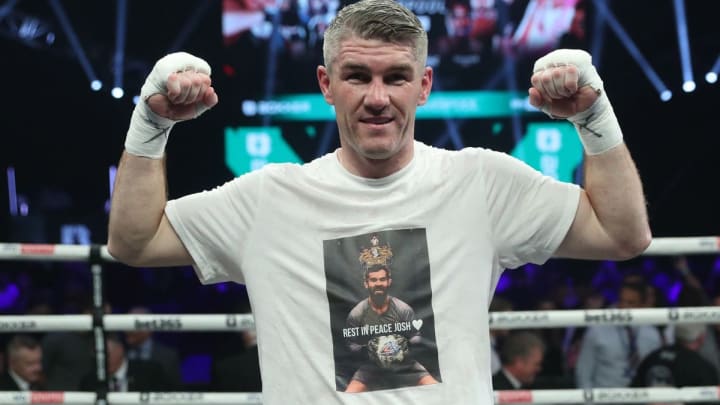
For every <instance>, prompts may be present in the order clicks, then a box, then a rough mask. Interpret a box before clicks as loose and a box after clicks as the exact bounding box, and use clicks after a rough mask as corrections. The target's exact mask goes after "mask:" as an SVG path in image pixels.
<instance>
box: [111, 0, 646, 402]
mask: <svg viewBox="0 0 720 405" xmlns="http://www.w3.org/2000/svg"><path fill="white" fill-rule="evenodd" d="M323 46H324V48H323V51H324V61H325V65H324V66H319V67H318V69H317V79H318V82H319V86H320V90H321V92H322V94H323V96H324V98H325V100H326V101H327V102H328V103H329V104H330V105H332V106H333V107H334V111H335V114H336V121H337V125H338V131H339V137H340V148H339V149H337V150H336V151H335V152H333V153H330V154H328V155H326V156H323V157H320V158H318V159H316V160H314V161H313V162H310V163H308V164H306V165H289V164H283V165H269V166H266V167H264V168H263V169H261V170H258V171H254V172H251V173H249V174H247V175H243V176H241V177H239V178H237V179H234V180H233V181H231V182H229V183H227V184H226V185H224V186H222V187H219V188H217V189H215V190H213V191H210V192H204V193H199V194H194V195H190V196H187V197H184V198H181V199H179V200H174V201H170V202H168V201H167V199H166V192H167V191H166V180H165V169H164V167H165V164H164V161H163V157H164V148H165V143H166V140H167V135H168V134H169V131H170V130H171V127H172V126H173V124H174V123H175V122H176V121H180V120H185V119H191V118H194V117H197V116H198V115H199V114H200V113H202V112H203V111H205V110H206V109H207V108H209V107H212V106H214V105H215V104H216V103H217V102H218V97H217V95H216V93H215V91H214V89H213V88H212V84H211V80H210V76H209V75H210V67H209V66H208V65H207V63H205V62H204V61H202V60H200V59H198V58H196V57H194V56H191V55H188V54H183V53H180V54H173V55H169V56H167V57H165V58H163V59H161V60H160V61H159V62H158V64H157V65H156V66H155V68H154V69H153V71H152V72H151V73H150V76H149V77H148V80H147V81H146V83H145V85H144V86H143V90H142V91H141V99H142V100H143V101H142V102H140V103H138V104H137V106H136V109H135V112H134V113H133V118H132V119H131V122H130V129H129V131H128V136H127V138H126V143H125V149H126V151H125V153H124V154H123V157H122V159H121V162H120V165H119V169H118V174H117V177H116V185H115V189H114V193H113V204H112V212H111V215H110V225H109V240H108V249H109V251H110V252H111V254H112V255H113V256H115V257H116V258H118V259H119V260H121V261H123V262H125V263H127V264H130V265H134V266H171V265H189V264H192V265H194V266H195V268H196V271H197V274H198V275H199V278H200V280H201V281H202V282H203V283H213V282H221V281H230V280H231V281H235V282H238V283H244V284H246V286H247V289H248V293H249V296H250V299H251V304H252V307H253V310H254V316H255V322H256V330H257V333H258V346H259V349H260V350H259V352H260V364H261V369H262V378H263V403H265V404H270V405H272V404H280V403H283V404H285V403H342V404H361V403H368V401H373V402H378V403H387V404H401V403H402V404H405V403H414V404H440V403H442V404H445V403H490V402H491V401H492V398H493V397H492V386H491V378H490V373H489V367H490V354H489V347H490V342H489V331H488V313H487V308H488V306H489V302H490V299H491V296H492V294H493V288H494V286H495V285H496V283H497V280H498V278H499V277H500V274H501V272H502V270H503V269H505V268H516V267H518V266H521V265H522V264H524V263H527V262H533V263H543V262H545V261H546V260H548V259H549V258H550V257H552V256H553V255H555V256H562V257H573V258H584V259H616V260H620V259H628V258H631V257H633V256H635V255H638V254H639V253H641V252H642V251H643V250H644V249H645V248H646V247H647V246H648V244H649V243H650V240H651V235H650V230H649V227H648V223H647V215H646V210H645V201H644V197H643V192H642V186H641V183H640V179H639V176H638V174H637V170H636V169H635V166H634V163H633V161H632V159H631V157H630V154H629V152H628V150H627V148H626V146H625V144H624V143H623V141H622V133H621V131H620V128H619V125H618V123H617V119H616V118H615V114H614V113H613V111H612V107H611V105H610V102H609V99H608V98H607V95H606V94H605V92H604V90H603V89H602V81H601V80H600V78H599V76H598V75H597V73H596V72H595V69H594V68H593V67H592V65H591V61H590V56H589V55H587V54H585V53H583V52H580V51H569V50H563V51H559V52H555V53H552V54H550V55H548V56H546V57H544V58H541V59H540V60H538V61H537V63H536V68H535V73H534V74H533V76H532V79H531V82H532V83H533V87H532V88H531V89H530V90H529V95H530V96H529V97H530V102H531V103H532V104H533V105H535V106H536V107H541V108H543V109H544V110H545V111H546V112H547V113H548V114H552V116H554V117H557V118H560V117H566V118H568V119H570V120H571V121H572V122H574V123H575V125H576V128H577V129H578V131H579V133H580V137H581V139H582V140H583V143H584V145H585V150H586V152H587V155H588V156H587V159H586V162H585V170H584V173H585V176H586V189H585V190H582V189H581V188H579V187H577V186H574V185H571V184H566V183H560V182H557V181H554V180H552V179H550V178H547V177H543V176H542V175H541V174H540V173H538V172H537V171H535V170H532V169H531V168H530V167H529V166H527V165H525V164H524V163H522V162H520V161H518V160H516V159H514V158H512V157H510V156H508V155H505V154H501V153H497V152H492V151H488V150H484V149H471V148H469V149H465V150H463V151H446V150H441V149H435V148H432V147H429V146H427V145H424V144H422V143H420V142H416V141H415V140H414V128H415V113H416V109H417V107H418V106H421V105H423V104H425V103H426V102H427V100H428V97H429V95H430V89H431V88H432V81H433V80H432V79H433V71H432V68H430V67H427V66H425V62H426V57H427V35H426V33H425V31H424V30H423V28H422V25H421V24H420V21H419V20H418V18H417V17H416V16H415V15H413V14H412V12H410V11H409V10H407V9H406V8H404V7H403V6H401V5H400V4H398V3H396V2H394V1H390V0H365V1H361V2H358V3H355V4H352V5H349V6H347V7H346V8H344V9H343V10H341V11H340V12H339V13H338V16H337V17H336V18H335V20H333V22H332V24H331V25H330V26H329V27H328V29H327V31H326V32H325V38H324V44H323ZM248 63H252V62H251V61H249V62H248ZM390 229H392V230H413V231H414V230H418V231H420V230H421V231H422V232H423V235H424V236H423V237H424V238H425V242H424V248H426V249H427V250H428V251H429V255H428V257H429V266H428V267H426V268H427V269H429V272H430V274H431V277H430V280H431V283H429V284H428V287H429V288H427V289H422V290H421V291H422V293H419V294H420V295H421V296H418V297H417V301H422V302H424V303H426V307H427V308H431V309H432V310H433V311H434V312H433V313H434V314H435V315H434V327H435V328H436V329H437V334H436V336H437V339H436V343H437V351H438V362H439V364H440V369H441V370H440V371H441V374H442V377H443V378H442V380H443V381H442V383H439V384H433V385H430V386H420V387H417V386H413V387H405V388H402V389H393V390H377V391H372V392H367V393H361V394H355V393H346V392H342V391H341V390H338V389H337V387H336V386H335V379H336V378H337V376H338V371H337V370H336V369H335V367H334V364H335V359H334V358H333V355H334V353H333V348H332V341H333V336H334V334H333V332H332V331H331V328H330V316H329V315H328V306H329V302H328V298H327V297H328V294H327V291H326V288H327V289H328V290H329V289H330V288H332V291H333V296H337V297H340V298H342V299H348V300H349V299H352V298H353V297H354V296H355V295H354V294H352V293H351V292H350V291H354V289H355V288H356V287H355V285H353V284H352V283H350V282H347V283H346V284H332V285H328V280H327V278H326V273H325V271H324V268H323V265H324V249H325V248H326V247H327V246H325V244H324V242H325V241H333V240H337V239H340V238H343V237H349V236H350V235H360V234H365V233H372V232H381V231H383V230H390ZM418 248H419V247H418ZM404 268H407V267H404ZM347 271H355V270H350V269H347ZM408 271H413V269H410V270H408ZM408 288H412V286H409V287H408Z"/></svg>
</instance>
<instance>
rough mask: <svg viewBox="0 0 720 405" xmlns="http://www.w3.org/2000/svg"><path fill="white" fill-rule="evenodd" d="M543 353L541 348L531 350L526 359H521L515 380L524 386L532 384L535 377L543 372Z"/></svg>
mask: <svg viewBox="0 0 720 405" xmlns="http://www.w3.org/2000/svg"><path fill="white" fill-rule="evenodd" d="M542 360H543V351H542V349H540V348H539V347H534V348H533V349H532V350H530V354H529V355H528V356H527V357H526V358H519V359H518V360H516V361H517V367H516V368H515V373H516V374H517V375H515V378H517V379H518V381H520V382H521V383H523V384H526V385H527V384H532V382H533V381H535V376H536V375H537V374H538V373H539V372H540V370H542Z"/></svg>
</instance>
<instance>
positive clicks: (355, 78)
mask: <svg viewBox="0 0 720 405" xmlns="http://www.w3.org/2000/svg"><path fill="white" fill-rule="evenodd" d="M345 80H347V81H349V82H358V83H364V82H366V81H367V80H368V77H367V75H366V74H364V73H360V72H353V73H348V74H347V75H346V76H345Z"/></svg>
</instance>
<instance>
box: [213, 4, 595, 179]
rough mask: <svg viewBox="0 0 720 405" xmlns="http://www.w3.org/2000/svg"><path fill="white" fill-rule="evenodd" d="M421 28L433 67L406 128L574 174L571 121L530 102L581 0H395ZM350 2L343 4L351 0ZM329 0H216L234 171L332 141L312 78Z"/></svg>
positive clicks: (567, 42)
mask: <svg viewBox="0 0 720 405" xmlns="http://www.w3.org/2000/svg"><path fill="white" fill-rule="evenodd" d="M400 2H401V3H402V4H404V5H405V6H407V7H408V8H410V9H411V10H412V11H413V12H415V14H417V16H418V17H419V19H420V21H421V22H422V24H423V26H424V28H425V30H426V31H427V33H428V39H429V44H428V45H429V46H428V48H429V49H428V65H429V66H431V67H432V68H433V70H434V77H433V80H434V83H433V90H432V93H431V96H430V99H429V101H428V103H427V105H425V106H422V107H420V108H419V109H418V111H417V120H418V122H417V123H416V133H415V137H416V138H417V139H419V140H422V141H424V142H426V143H428V144H431V145H435V146H439V147H444V148H449V149H460V148H462V147H465V146H482V147H487V148H492V149H495V150H500V151H504V152H507V153H511V154H513V155H515V156H517V157H519V158H521V159H523V160H525V161H526V162H528V163H529V164H530V165H532V166H533V167H535V168H537V169H538V170H541V171H542V172H544V173H546V174H548V175H551V176H553V177H556V178H559V179H562V180H565V181H575V182H577V181H578V178H579V175H578V170H577V169H578V167H579V165H580V163H581V160H582V148H581V145H580V144H579V141H578V140H577V136H576V135H575V132H574V129H573V128H572V127H571V126H570V125H569V124H567V123H566V122H565V121H553V120H550V119H548V118H547V117H546V116H545V115H544V114H542V113H540V112H538V111H537V110H536V109H534V108H533V107H532V106H530V105H529V103H528V101H527V88H528V84H529V81H530V75H531V71H532V64H533V62H534V60H535V59H536V58H537V57H539V56H541V55H542V54H544V53H545V52H547V51H549V50H552V49H556V48H558V47H566V46H572V47H578V46H581V45H582V43H583V41H584V39H585V22H586V8H585V3H584V2H583V1H582V0H402V1H400ZM348 3H349V2H348ZM346 4H347V3H346V2H342V1H338V0H224V2H223V16H222V31H223V39H224V44H225V48H224V49H225V55H224V66H223V70H224V72H223V73H224V74H225V75H226V77H227V78H229V81H230V86H229V87H226V88H225V93H228V89H229V90H230V91H229V92H230V94H224V102H225V103H226V106H227V105H229V106H230V107H229V108H230V109H231V111H229V113H228V114H227V117H229V118H228V119H229V120H231V121H228V122H227V128H226V129H225V160H226V164H227V166H228V168H229V169H230V170H231V171H232V172H233V173H234V174H235V175H239V174H242V173H244V172H247V171H250V170H254V169H257V168H259V167H262V166H263V165H264V164H266V163H269V162H283V161H291V162H303V161H308V160H311V159H313V158H315V157H317V156H319V155H322V154H324V153H326V152H329V151H332V150H333V149H334V148H336V147H337V145H338V141H337V129H336V126H335V122H334V114H333V109H332V106H329V105H327V104H326V103H325V100H324V99H323V98H322V95H321V94H320V92H319V88H318V85H317V81H316V68H317V66H318V65H320V64H323V58H322V41H323V33H324V30H325V28H326V27H327V26H328V24H329V23H330V21H331V20H332V18H333V17H334V16H335V15H336V13H337V11H338V10H339V9H340V8H342V7H343V6H344V5H346Z"/></svg>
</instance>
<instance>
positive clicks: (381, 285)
mask: <svg viewBox="0 0 720 405" xmlns="http://www.w3.org/2000/svg"><path fill="white" fill-rule="evenodd" d="M391 284H392V279H391V278H390V277H388V274H387V271H385V270H378V271H373V272H370V273H368V275H367V278H366V279H365V288H366V289H367V290H368V293H369V294H370V298H371V299H372V300H373V301H374V302H376V303H383V302H384V301H385V298H386V297H387V291H388V288H390V285H391Z"/></svg>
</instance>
